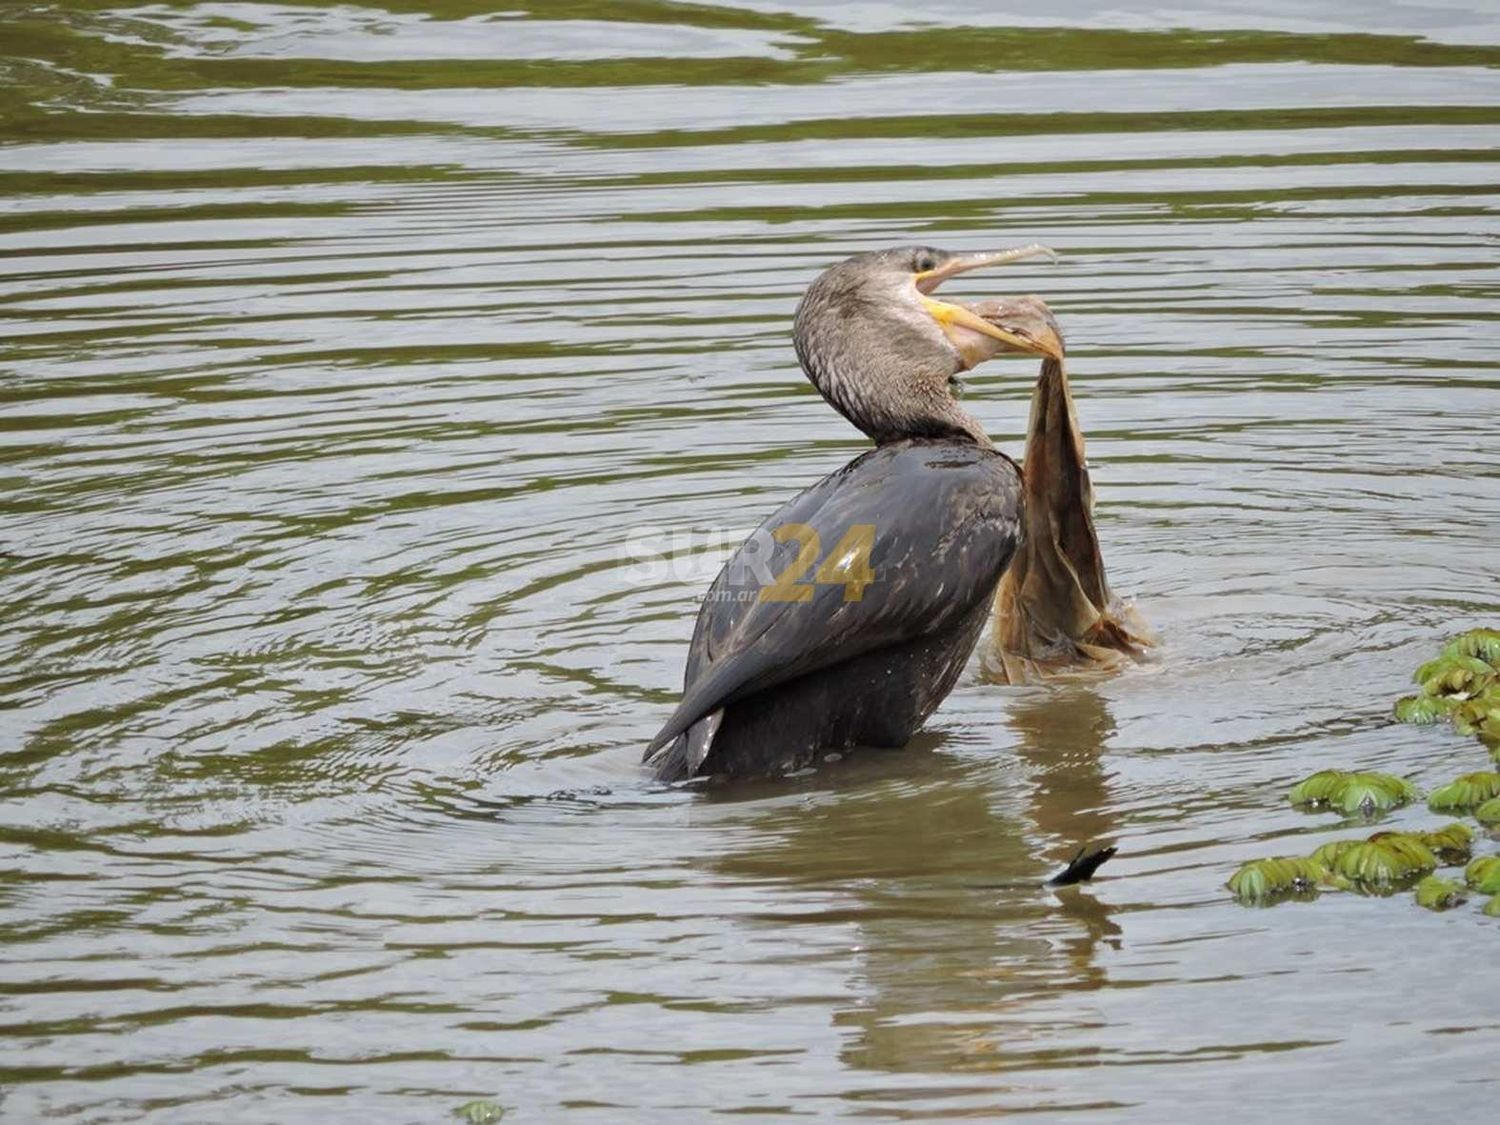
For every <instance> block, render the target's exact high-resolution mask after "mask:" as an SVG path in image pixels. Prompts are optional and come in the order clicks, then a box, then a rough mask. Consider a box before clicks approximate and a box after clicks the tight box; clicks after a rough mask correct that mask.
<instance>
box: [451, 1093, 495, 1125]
mask: <svg viewBox="0 0 1500 1125" xmlns="http://www.w3.org/2000/svg"><path fill="white" fill-rule="evenodd" d="M453 1116H454V1117H456V1118H458V1119H459V1120H460V1121H465V1122H468V1125H492V1123H493V1122H495V1121H499V1120H500V1119H501V1118H502V1117H504V1116H505V1107H504V1106H502V1105H499V1104H498V1103H496V1102H492V1101H490V1100H489V1099H488V1098H479V1099H477V1100H475V1101H472V1102H465V1103H464V1104H463V1105H461V1106H459V1107H458V1108H457V1109H455V1110H454V1111H453Z"/></svg>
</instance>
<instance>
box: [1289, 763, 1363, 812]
mask: <svg viewBox="0 0 1500 1125" xmlns="http://www.w3.org/2000/svg"><path fill="white" fill-rule="evenodd" d="M1348 776H1349V775H1348V774H1347V773H1345V772H1344V771H1343V770H1319V771H1318V772H1317V773H1315V774H1313V775H1312V776H1311V777H1304V778H1303V779H1302V780H1301V781H1299V782H1297V784H1296V785H1294V786H1292V791H1291V792H1290V793H1288V794H1287V800H1289V801H1290V802H1291V803H1292V804H1294V805H1322V804H1326V803H1327V802H1328V800H1329V798H1330V797H1332V796H1333V795H1334V794H1335V793H1336V792H1338V790H1339V788H1340V787H1341V786H1342V785H1343V784H1344V778H1346V777H1348Z"/></svg>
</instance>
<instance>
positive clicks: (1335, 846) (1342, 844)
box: [1308, 840, 1364, 871]
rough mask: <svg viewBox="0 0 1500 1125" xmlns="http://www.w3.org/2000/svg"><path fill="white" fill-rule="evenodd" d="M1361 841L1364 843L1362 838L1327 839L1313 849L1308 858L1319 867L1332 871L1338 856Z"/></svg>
mask: <svg viewBox="0 0 1500 1125" xmlns="http://www.w3.org/2000/svg"><path fill="white" fill-rule="evenodd" d="M1362 843H1364V841H1363V840H1330V841H1328V843H1326V844H1324V845H1323V846H1322V847H1320V848H1318V849H1317V850H1316V851H1314V852H1313V854H1312V855H1311V856H1309V857H1308V858H1309V859H1311V860H1312V861H1313V862H1314V863H1316V864H1317V865H1318V866H1319V867H1323V868H1326V869H1327V870H1328V871H1332V870H1333V869H1334V866H1335V864H1337V863H1338V858H1339V856H1341V855H1343V854H1344V853H1345V852H1346V851H1348V850H1349V849H1350V848H1352V847H1354V846H1356V845H1357V844H1362Z"/></svg>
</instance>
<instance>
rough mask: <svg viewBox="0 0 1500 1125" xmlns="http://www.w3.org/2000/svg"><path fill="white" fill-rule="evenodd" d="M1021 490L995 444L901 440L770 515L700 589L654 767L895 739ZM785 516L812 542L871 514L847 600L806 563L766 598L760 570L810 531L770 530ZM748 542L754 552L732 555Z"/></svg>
mask: <svg viewBox="0 0 1500 1125" xmlns="http://www.w3.org/2000/svg"><path fill="white" fill-rule="evenodd" d="M1020 490H1021V478H1020V474H1019V472H1017V470H1016V466H1015V464H1014V463H1013V462H1012V461H1011V460H1010V459H1009V458H1008V457H1006V456H1005V455H1004V454H1002V453H998V452H996V451H994V450H992V449H984V448H981V447H980V446H978V445H976V444H974V443H972V442H959V441H954V440H951V439H914V440H903V441H897V442H892V443H890V444H886V445H882V446H880V447H878V448H876V449H874V450H872V451H870V452H869V453H866V454H864V455H863V456H861V457H859V458H857V459H855V460H854V461H852V462H850V463H849V464H848V465H846V466H844V467H843V468H842V469H840V470H838V471H837V472H835V473H833V474H831V475H830V476H827V477H824V478H823V479H822V480H821V481H819V482H818V483H817V484H815V485H813V486H812V487H811V488H809V489H808V490H807V491H805V492H803V493H802V494H801V495H799V496H797V497H796V498H795V499H794V500H792V501H791V502H790V503H789V504H787V505H786V506H785V507H783V508H782V509H781V510H780V511H778V512H776V513H775V514H774V515H772V516H771V518H770V519H768V520H767V521H766V522H765V523H764V524H762V525H761V527H760V528H758V529H757V530H756V532H755V533H754V535H752V536H751V537H750V540H749V541H748V542H747V543H746V545H745V546H744V547H741V548H740V550H739V551H738V552H737V553H736V555H735V557H734V558H733V559H731V560H730V562H729V564H728V565H726V566H725V567H724V569H723V570H721V571H720V572H719V576H718V577H717V578H716V579H715V580H714V583H713V585H712V586H711V587H710V588H709V591H708V594H707V596H706V597H705V599H704V605H703V609H702V611H701V612H700V614H699V616H698V626H697V630H696V631H695V633H694V635H693V642H692V646H691V648H690V649H689V650H688V660H687V676H686V686H685V689H684V691H683V696H682V702H681V704H680V705H679V706H678V708H677V711H676V712H675V713H674V714H673V716H672V718H671V719H669V720H668V721H667V724H666V726H665V727H663V728H662V731H661V733H660V734H659V735H658V736H657V742H658V743H662V744H664V745H665V747H666V749H665V751H664V752H663V753H662V755H661V756H660V758H659V759H658V760H657V763H656V769H657V775H658V777H661V778H663V779H667V780H677V779H680V778H686V777H691V776H693V775H694V774H698V773H726V774H762V773H772V772H782V771H785V770H788V769H794V768H796V767H798V766H800V765H802V764H805V763H806V762H808V761H809V760H811V759H812V758H813V756H814V755H815V754H816V753H817V752H818V751H820V750H832V749H841V748H844V747H849V746H902V745H905V743H906V742H907V740H908V739H910V737H911V735H912V733H913V732H914V731H916V730H917V729H918V728H919V727H920V726H921V725H922V723H923V722H925V721H926V719H927V717H928V716H929V715H931V714H932V712H933V711H934V710H936V708H937V706H938V704H939V703H941V702H942V701H943V699H944V698H945V697H946V696H947V695H948V693H949V692H950V691H951V690H952V689H953V685H954V683H955V682H956V681H957V679H958V676H959V673H960V672H962V671H963V667H964V664H965V662H966V661H967V660H968V658H969V654H970V653H972V652H973V651H974V646H975V644H976V643H977V642H978V640H979V634H980V632H981V631H982V630H983V628H984V624H985V621H986V619H987V618H988V616H989V611H990V605H991V602H992V601H993V599H994V594H995V587H996V584H997V583H998V582H999V579H1000V575H1001V572H1002V571H1004V569H1005V567H1006V566H1007V564H1009V562H1010V560H1011V558H1012V556H1013V555H1014V554H1015V552H1016V548H1017V545H1018V543H1019V541H1020V523H1019V518H1018V517H1019V500H1020ZM789 524H790V525H800V526H802V527H807V528H811V529H812V530H813V531H814V532H816V534H817V541H818V543H819V544H821V545H825V547H826V548H832V547H834V545H836V544H837V543H839V542H840V541H841V540H842V539H843V538H844V536H845V535H846V534H848V531H849V529H850V528H851V527H860V526H867V527H872V528H873V535H872V538H871V543H870V551H869V565H870V568H871V570H872V571H873V572H874V574H875V575H876V576H877V577H876V579H875V580H874V581H872V582H870V583H869V584H868V585H867V586H865V587H864V588H863V590H862V591H860V596H859V598H858V600H849V598H848V595H849V592H850V587H849V586H848V585H847V584H834V583H818V582H813V581H811V579H812V577H813V571H812V569H811V568H807V573H806V574H805V575H804V578H805V579H807V580H808V581H807V583H806V586H810V588H811V589H810V597H809V599H808V600H806V601H792V600H788V599H785V598H781V597H772V598H769V599H768V598H766V597H765V592H766V591H767V589H768V588H770V587H768V585H767V583H766V581H765V578H766V575H767V573H769V574H770V575H773V576H775V575H781V574H784V573H785V572H786V571H787V570H788V568H793V567H795V564H796V561H797V557H798V555H799V553H800V552H801V551H802V550H803V549H804V546H803V544H804V543H805V542H809V541H810V540H808V539H807V538H806V537H805V536H804V538H803V539H802V540H797V539H790V538H789V539H787V540H785V541H784V542H779V543H778V542H776V540H775V539H774V538H773V532H774V531H775V530H776V529H777V528H780V527H784V526H786V525H789ZM747 552H749V553H751V554H752V555H754V556H755V557H756V558H757V559H763V560H764V562H765V565H764V566H762V567H752V566H750V565H746V563H745V556H746V553H747ZM773 585H774V583H773ZM806 586H804V588H806Z"/></svg>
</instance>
